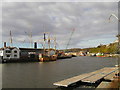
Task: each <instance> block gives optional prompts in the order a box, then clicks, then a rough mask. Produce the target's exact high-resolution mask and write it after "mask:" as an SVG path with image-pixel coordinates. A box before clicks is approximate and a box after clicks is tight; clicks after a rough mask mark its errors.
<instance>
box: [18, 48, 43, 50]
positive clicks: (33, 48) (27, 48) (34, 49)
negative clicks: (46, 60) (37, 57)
mask: <svg viewBox="0 0 120 90" xmlns="http://www.w3.org/2000/svg"><path fill="white" fill-rule="evenodd" d="M19 49H20V50H43V49H41V48H38V49H35V48H19Z"/></svg>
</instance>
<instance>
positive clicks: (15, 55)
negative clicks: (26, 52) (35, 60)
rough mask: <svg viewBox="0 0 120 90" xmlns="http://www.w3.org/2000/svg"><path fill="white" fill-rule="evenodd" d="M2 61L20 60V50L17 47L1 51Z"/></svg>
mask: <svg viewBox="0 0 120 90" xmlns="http://www.w3.org/2000/svg"><path fill="white" fill-rule="evenodd" d="M0 56H1V57H2V59H19V58H20V50H19V49H18V48H16V47H5V48H1V49H0Z"/></svg>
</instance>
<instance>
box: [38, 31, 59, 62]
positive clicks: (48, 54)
mask: <svg viewBox="0 0 120 90" xmlns="http://www.w3.org/2000/svg"><path fill="white" fill-rule="evenodd" d="M45 35H46V34H45V33H44V42H45V41H46V40H48V46H49V48H48V49H46V48H45V45H44V47H43V49H44V52H43V53H40V54H39V60H40V61H41V62H48V61H56V60H57V54H56V48H55V49H50V40H51V39H50V37H48V39H46V37H45ZM55 40H56V39H55ZM55 40H54V41H55ZM55 47H56V46H55Z"/></svg>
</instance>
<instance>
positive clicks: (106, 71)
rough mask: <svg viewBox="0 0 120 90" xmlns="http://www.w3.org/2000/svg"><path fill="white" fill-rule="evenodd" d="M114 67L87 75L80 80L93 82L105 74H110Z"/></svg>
mask: <svg viewBox="0 0 120 90" xmlns="http://www.w3.org/2000/svg"><path fill="white" fill-rule="evenodd" d="M115 70H116V69H115V68H106V69H105V70H103V71H102V72H100V73H97V74H95V75H92V76H91V77H88V78H86V79H83V80H81V81H82V82H88V83H95V82H97V81H98V80H100V79H102V78H104V77H105V76H107V75H109V74H111V73H112V72H115Z"/></svg>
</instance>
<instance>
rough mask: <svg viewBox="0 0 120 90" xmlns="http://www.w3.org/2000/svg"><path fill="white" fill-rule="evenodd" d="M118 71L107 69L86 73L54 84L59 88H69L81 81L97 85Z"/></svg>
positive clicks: (113, 68)
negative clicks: (99, 81) (96, 83)
mask: <svg viewBox="0 0 120 90" xmlns="http://www.w3.org/2000/svg"><path fill="white" fill-rule="evenodd" d="M116 70H117V68H116V67H106V68H103V69H100V70H97V71H94V72H90V73H85V74H81V75H78V76H75V77H72V78H69V79H65V80H62V81H59V82H55V83H53V85H56V86H59V87H69V86H70V85H72V84H74V83H77V82H79V81H81V82H87V83H95V82H97V81H98V80H100V79H102V78H104V77H106V76H107V75H109V74H111V73H113V72H115V71H116Z"/></svg>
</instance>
